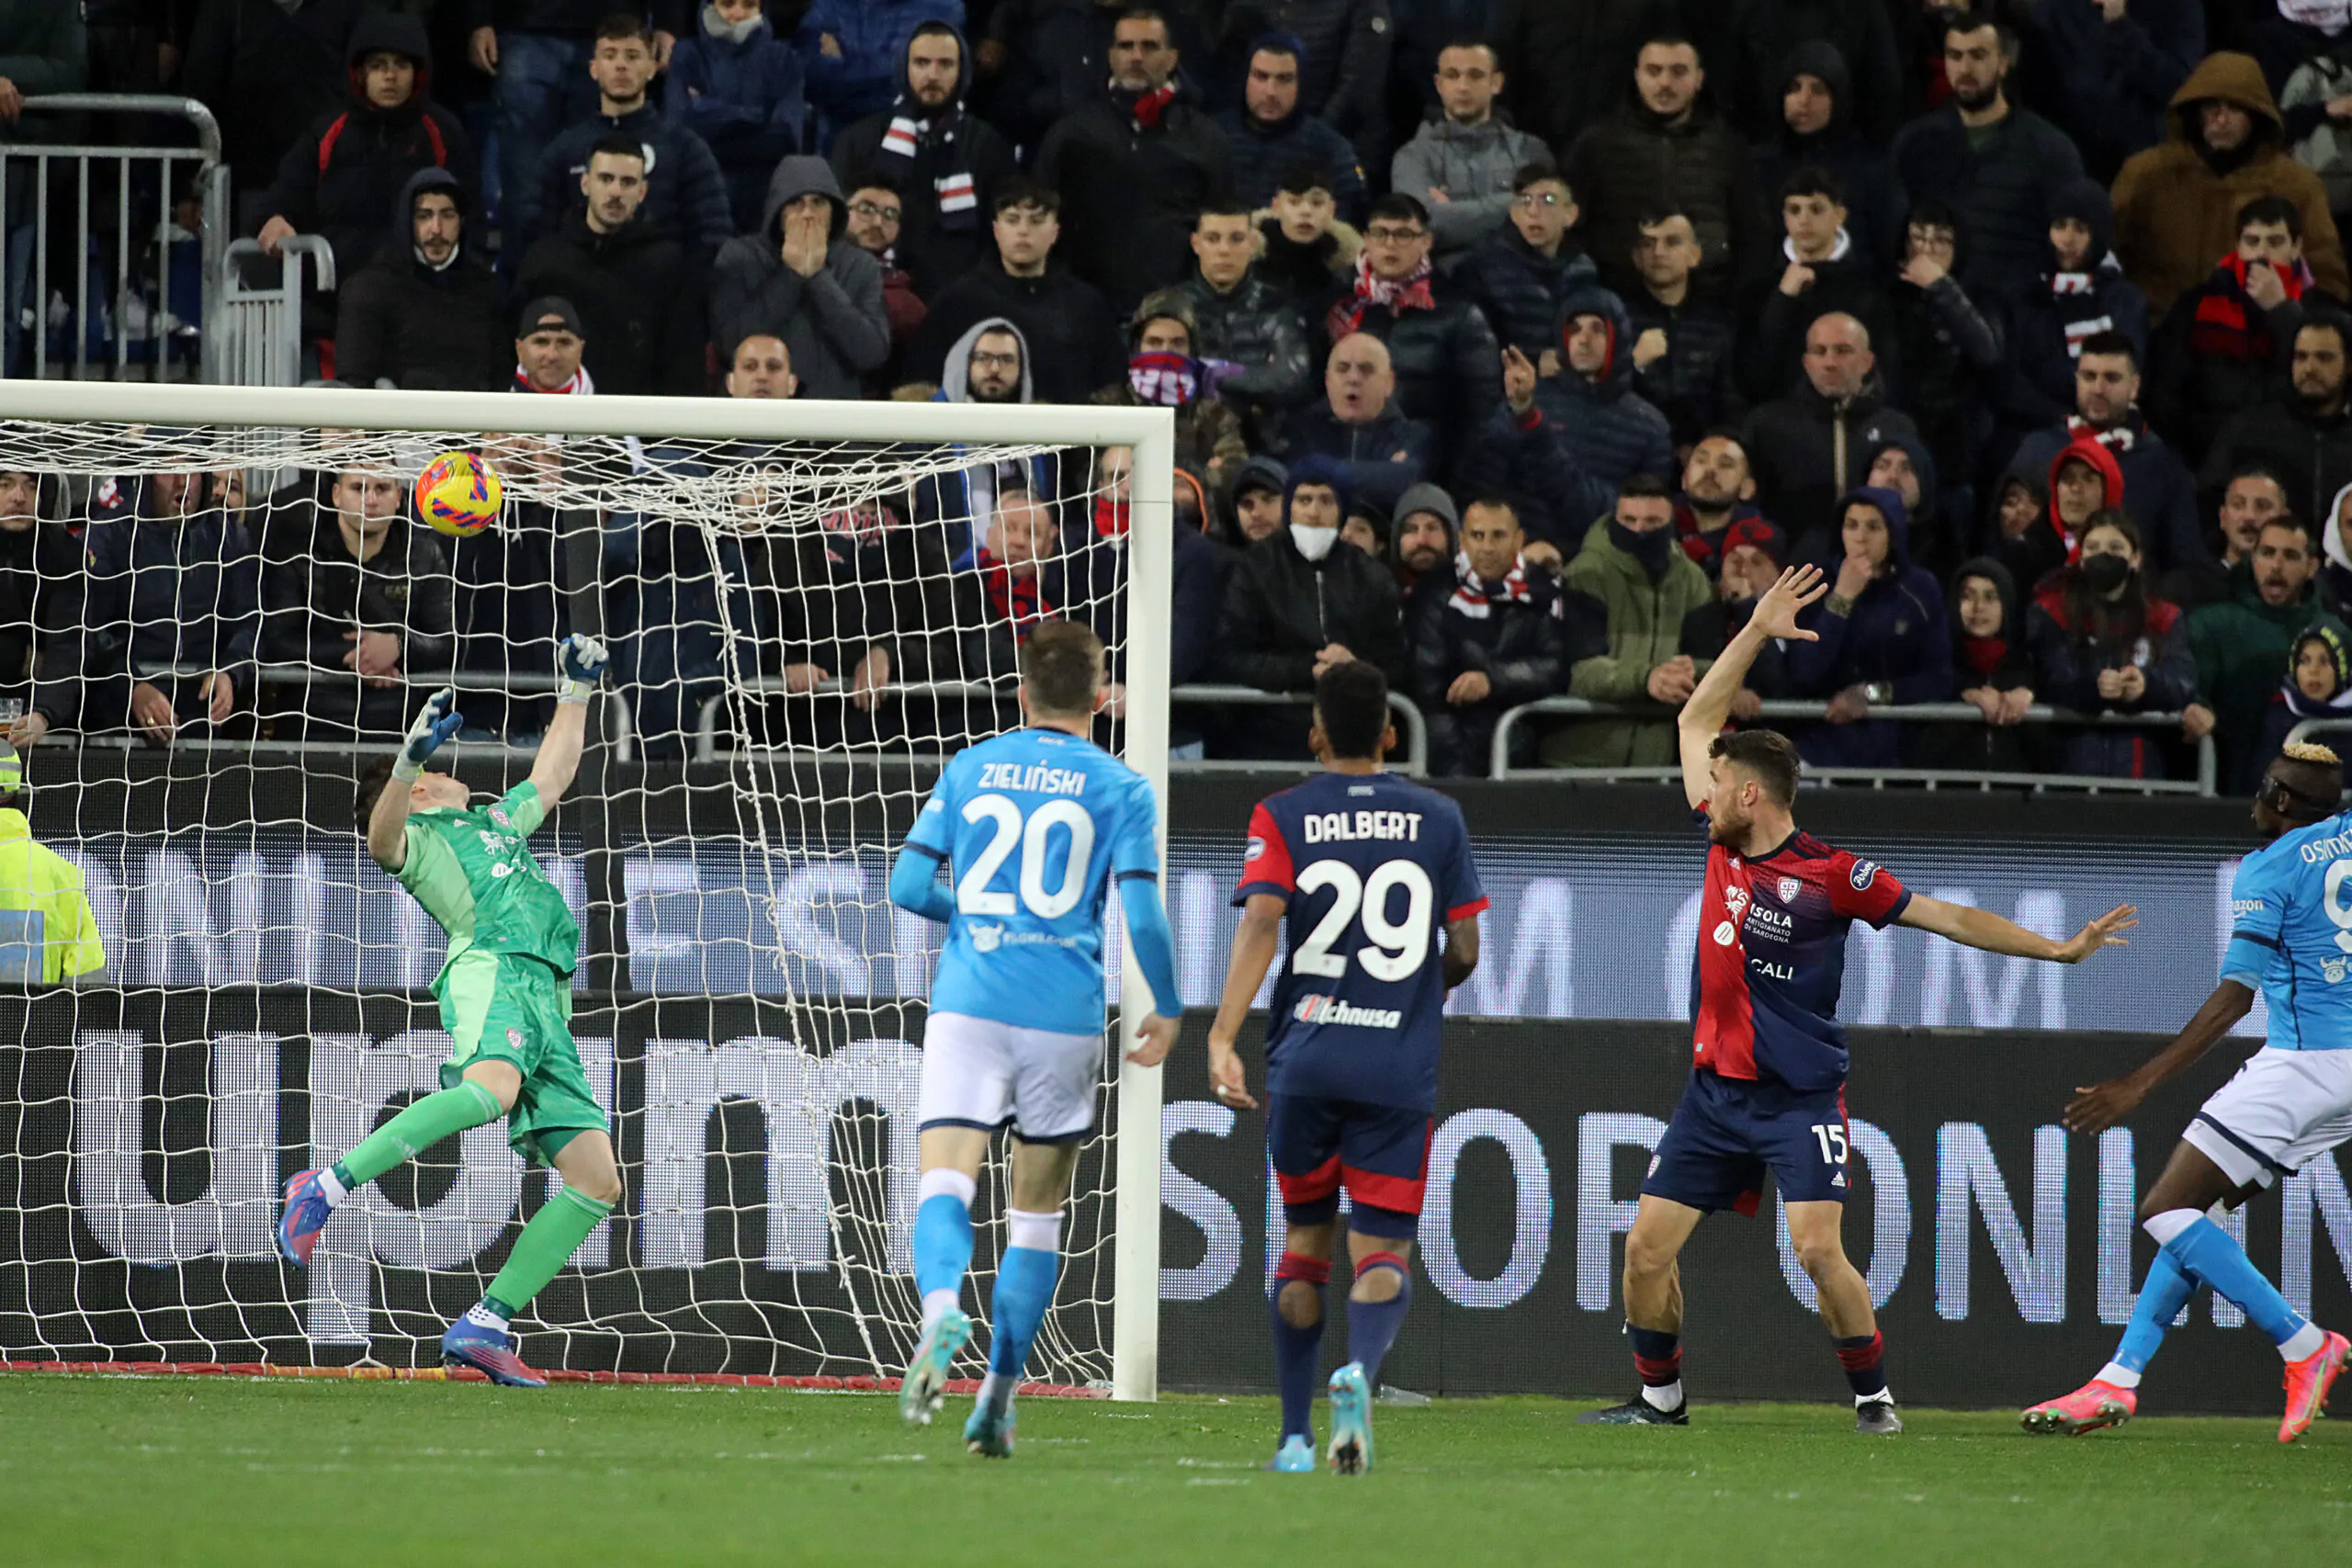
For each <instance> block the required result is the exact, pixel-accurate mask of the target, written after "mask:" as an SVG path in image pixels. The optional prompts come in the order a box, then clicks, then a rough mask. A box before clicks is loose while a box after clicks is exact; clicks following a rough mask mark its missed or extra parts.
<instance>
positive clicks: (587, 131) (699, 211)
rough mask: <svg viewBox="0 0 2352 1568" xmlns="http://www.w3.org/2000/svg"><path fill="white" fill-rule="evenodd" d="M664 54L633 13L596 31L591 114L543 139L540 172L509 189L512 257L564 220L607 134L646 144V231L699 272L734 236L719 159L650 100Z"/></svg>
mask: <svg viewBox="0 0 2352 1568" xmlns="http://www.w3.org/2000/svg"><path fill="white" fill-rule="evenodd" d="M662 47H666V46H662V45H660V44H659V43H658V40H657V39H656V38H655V36H654V35H653V34H652V33H651V32H650V31H648V30H647V28H646V26H645V24H644V23H643V22H642V21H640V20H639V18H637V17H634V16H628V15H616V16H611V17H605V19H604V20H603V21H601V22H599V23H597V24H596V47H595V52H594V54H593V55H591V56H590V58H589V61H588V76H589V79H590V80H591V81H593V82H594V83H595V85H596V112H595V113H594V114H593V115H590V116H589V117H588V118H585V119H582V120H578V121H575V122H572V123H571V124H569V125H568V126H567V127H566V128H565V129H564V130H560V131H559V132H557V134H556V135H555V136H554V137H552V138H551V139H548V140H547V141H545V143H544V146H545V149H546V150H545V151H544V152H541V153H540V154H539V164H538V173H537V175H533V176H532V177H530V178H529V179H526V180H524V181H522V182H521V183H520V184H517V185H510V186H507V187H506V192H505V197H504V200H505V204H506V208H505V217H506V226H507V228H508V230H509V231H510V232H509V233H508V234H507V235H506V236H505V241H506V244H507V245H508V247H509V248H510V249H512V251H513V252H514V254H516V255H525V254H528V247H529V246H530V244H531V243H532V242H534V241H536V240H537V238H538V237H539V235H540V234H542V233H544V232H546V231H549V230H552V229H554V228H556V227H557V226H558V225H559V224H560V223H561V221H562V220H563V215H564V214H565V213H566V212H567V211H569V210H570V209H571V206H572V205H573V203H575V202H576V201H578V200H579V199H580V176H581V175H583V174H585V173H587V172H588V153H589V152H590V150H591V149H593V148H594V146H595V145H596V143H598V142H599V141H605V139H606V138H607V137H612V136H626V137H628V138H629V139H630V140H631V141H640V142H643V143H644V144H645V148H646V156H645V171H646V175H647V176H648V179H649V181H650V183H649V184H648V186H647V187H646V193H645V220H646V224H647V226H648V227H649V228H651V229H654V230H657V231H661V232H662V233H665V234H668V235H670V236H671V237H672V238H673V239H675V240H676V241H677V242H678V243H681V244H683V245H684V246H685V247H686V250H687V252H688V254H690V255H692V256H693V257H694V258H695V261H696V262H697V263H698V264H701V265H707V264H708V263H709V261H710V258H711V257H712V256H713V255H715V254H718V247H719V246H721V245H723V244H725V243H727V242H728V241H729V240H730V239H732V238H733V237H734V235H735V214H734V209H733V208H731V207H730V206H729V204H728V197H727V175H725V173H723V172H722V171H721V170H720V168H719V166H718V159H717V158H716V157H714V156H713V155H712V154H711V151H710V148H709V146H708V145H707V143H705V142H704V141H703V139H702V138H701V137H699V136H697V135H695V133H694V132H693V131H691V130H687V129H686V128H685V127H684V126H683V125H674V124H673V123H671V122H670V121H668V120H666V119H664V118H662V111H661V110H660V109H657V108H655V107H653V104H652V102H651V100H650V99H649V98H648V97H647V96H646V89H647V88H648V87H649V86H650V85H651V84H652V81H653V76H654V73H656V72H657V71H659V70H660V69H661V65H660V56H659V54H658V53H657V49H659V48H662ZM502 125H503V121H502ZM501 134H502V135H503V134H504V132H503V130H502V131H501Z"/></svg>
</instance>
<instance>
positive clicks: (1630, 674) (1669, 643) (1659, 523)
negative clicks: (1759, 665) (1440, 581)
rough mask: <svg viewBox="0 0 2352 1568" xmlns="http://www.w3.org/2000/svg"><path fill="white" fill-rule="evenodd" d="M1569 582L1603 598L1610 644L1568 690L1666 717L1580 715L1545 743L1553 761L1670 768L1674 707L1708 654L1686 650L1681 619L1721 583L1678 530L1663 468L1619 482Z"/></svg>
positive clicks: (1585, 663) (1575, 673)
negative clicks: (1644, 704)
mask: <svg viewBox="0 0 2352 1568" xmlns="http://www.w3.org/2000/svg"><path fill="white" fill-rule="evenodd" d="M1561 583H1562V585H1563V586H1564V587H1566V588H1568V589H1571V590H1573V591H1575V592H1579V593H1587V594H1590V595H1591V596H1592V597H1593V598H1595V599H1597V600H1599V601H1600V604H1601V608H1602V610H1603V612H1604V624H1605V625H1606V626H1607V628H1608V650H1607V651H1606V652H1604V653H1598V654H1595V655H1593V656H1591V657H1589V658H1587V659H1580V660H1577V661H1576V663H1575V664H1574V666H1573V667H1572V668H1571V669H1570V670H1569V671H1568V694H1569V695H1570V696H1572V697H1587V698H1589V699H1591V700H1592V701H1594V702H1611V703H1619V702H1638V701H1640V700H1641V699H1643V698H1645V697H1646V698H1648V699H1649V700H1650V701H1652V702H1655V703H1657V704H1660V705H1661V706H1660V707H1659V709H1658V715H1659V716H1658V717H1657V718H1594V719H1573V720H1570V721H1569V722H1567V723H1566V724H1563V725H1561V726H1559V727H1558V728H1555V729H1554V730H1553V731H1552V732H1551V733H1550V734H1548V735H1546V736H1545V737H1544V739H1543V742H1542V754H1543V758H1544V766H1545V767H1550V768H1603V767H1642V768H1655V767H1664V766H1666V765H1668V763H1670V762H1671V761H1673V760H1674V756H1675V739H1674V720H1673V713H1674V710H1676V709H1679V707H1681V705H1683V704H1684V703H1685V702H1687V701H1689V700H1690V697H1691V691H1692V690H1693V688H1695V687H1696V686H1697V684H1698V682H1699V679H1700V677H1701V676H1702V675H1704V674H1705V673H1706V672H1707V666H1706V663H1705V662H1704V661H1703V660H1695V659H1692V658H1691V657H1690V656H1689V655H1688V654H1685V653H1683V652H1682V651H1681V649H1680V641H1681V636H1682V623H1683V621H1684V620H1685V619H1686V618H1687V617H1688V616H1689V615H1690V614H1691V611H1693V610H1695V609H1697V608H1698V607H1699V606H1700V605H1702V604H1705V603H1707V601H1708V600H1710V599H1712V598H1713V596H1714V585H1713V584H1712V583H1710V582H1709V581H1707V574H1706V573H1705V572H1703V571H1702V570H1699V566H1698V563H1697V562H1695V561H1693V560H1692V559H1691V558H1690V557H1689V556H1687V555H1685V554H1683V553H1682V550H1681V548H1680V547H1679V545H1678V544H1677V543H1676V541H1675V535H1674V492H1673V491H1671V490H1669V489H1668V487H1667V483H1666V481H1665V480H1664V479H1659V478H1658V477H1657V475H1655V474H1636V475H1634V477H1633V478H1632V479H1627V480H1626V481H1625V482H1624V483H1623V485H1622V486H1620V487H1619V488H1618V491H1617V503H1616V506H1615V508H1614V510H1613V511H1611V513H1610V514H1609V515H1608V516H1605V517H1603V518H1601V519H1600V521H1599V522H1597V523H1595V524H1593V525H1592V526H1591V528H1590V529H1589V531H1588V532H1587V533H1586V535H1585V536H1584V543H1583V545H1582V546H1581V547H1578V548H1577V553H1576V558H1574V559H1573V560H1571V561H1569V562H1568V564H1567V570H1566V571H1565V572H1563V573H1562V574H1561Z"/></svg>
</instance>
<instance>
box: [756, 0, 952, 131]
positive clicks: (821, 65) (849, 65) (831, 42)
mask: <svg viewBox="0 0 2352 1568" xmlns="http://www.w3.org/2000/svg"><path fill="white" fill-rule="evenodd" d="M925 22H944V23H946V24H947V25H948V26H950V27H953V28H957V29H959V34H958V36H959V37H960V36H961V35H960V29H961V28H963V26H964V0H813V3H812V4H811V5H810V6H809V8H808V9H807V10H805V11H803V12H802V13H801V16H800V30H799V31H797V33H795V34H794V35H793V38H792V47H793V49H794V50H795V51H797V52H798V54H799V56H800V64H801V68H802V69H803V70H804V71H805V72H806V73H807V74H808V81H809V105H810V106H811V107H814V108H815V109H816V111H817V150H818V151H823V150H824V149H826V148H829V147H831V145H832V142H833V139H834V137H835V136H837V135H838V134H840V133H841V131H842V129H843V128H844V127H847V126H850V125H853V124H854V123H856V122H857V121H859V120H861V119H864V118H865V117H866V116H868V115H874V114H880V113H882V112H883V111H885V110H887V109H888V108H889V107H890V103H891V99H892V98H893V97H894V96H897V94H898V92H899V90H900V88H901V87H902V86H903V85H904V81H905V78H904V75H903V70H904V67H905V64H906V59H907V44H908V41H909V40H910V39H912V38H913V36H914V31H915V28H918V27H920V26H922V24H923V23H925Z"/></svg>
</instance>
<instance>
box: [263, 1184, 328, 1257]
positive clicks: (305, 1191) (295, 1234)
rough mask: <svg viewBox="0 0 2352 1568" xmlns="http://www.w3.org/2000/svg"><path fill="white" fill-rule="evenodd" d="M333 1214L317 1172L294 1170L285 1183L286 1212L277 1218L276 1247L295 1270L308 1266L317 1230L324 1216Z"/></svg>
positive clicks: (321, 1226)
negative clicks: (291, 1178)
mask: <svg viewBox="0 0 2352 1568" xmlns="http://www.w3.org/2000/svg"><path fill="white" fill-rule="evenodd" d="M333 1213H334V1204H332V1203H330V1202H328V1201H327V1193H326V1189H325V1188H323V1187H322V1186H320V1185H319V1173H318V1172H317V1171H315V1170H302V1171H297V1172H295V1174H294V1179H293V1180H291V1181H289V1182H288V1183H287V1184H286V1213H283V1214H280V1215H279V1216H278V1218H277V1250H278V1251H279V1252H280V1253H282V1254H284V1255H285V1258H286V1261H287V1262H288V1263H291V1264H292V1265H294V1267H296V1268H297V1269H307V1268H309V1267H310V1266H311V1248H312V1247H316V1246H318V1245H319V1232H321V1231H322V1230H324V1229H325V1228H326V1223H327V1218H328V1216H329V1215H331V1214H333Z"/></svg>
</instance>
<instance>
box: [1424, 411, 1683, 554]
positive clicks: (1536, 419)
mask: <svg viewBox="0 0 2352 1568" xmlns="http://www.w3.org/2000/svg"><path fill="white" fill-rule="evenodd" d="M1661 477H1664V476H1663V475H1661ZM1455 478H1456V480H1457V482H1456V484H1455V485H1454V490H1455V491H1456V492H1457V493H1459V494H1461V495H1464V496H1479V495H1498V496H1501V497H1503V498H1504V499H1505V500H1507V501H1509V502H1510V503H1511V505H1512V506H1514V507H1516V508H1517V509H1518V511H1519V522H1520V526H1521V527H1522V528H1524V529H1526V530H1527V536H1528V537H1529V538H1531V539H1543V540H1545V541H1547V542H1549V543H1551V544H1554V545H1556V546H1558V547H1559V548H1560V553H1561V554H1562V555H1564V556H1572V555H1574V554H1576V552H1577V546H1578V545H1580V544H1581V543H1582V542H1583V540H1584V536H1585V534H1586V533H1587V532H1588V531H1589V529H1590V528H1591V527H1592V525H1593V521H1594V519H1596V518H1600V517H1605V516H1607V515H1609V513H1610V511H1611V508H1613V507H1614V506H1615V505H1616V504H1617V491H1616V488H1615V487H1614V486H1613V485H1610V484H1606V483H1604V482H1602V481H1601V480H1600V479H1597V478H1595V477H1594V476H1593V474H1592V473H1591V471H1590V470H1589V469H1588V468H1585V467H1584V466H1583V464H1582V463H1581V462H1579V461H1578V459H1577V452H1576V448H1575V446H1573V445H1572V444H1571V442H1570V440H1569V436H1568V433H1567V431H1566V429H1565V428H1564V427H1563V426H1562V425H1561V423H1559V421H1557V420H1555V419H1547V418H1545V417H1544V411H1543V410H1542V409H1540V408H1533V409H1530V410H1528V411H1527V414H1526V416H1525V417H1524V418H1522V417H1521V416H1520V415H1518V414H1515V413H1513V412H1510V409H1508V408H1503V409H1498V410H1496V411H1495V413H1494V417H1492V418H1491V419H1489V420H1487V423H1486V424H1485V425H1484V426H1482V427H1481V428H1480V429H1479V431H1478V438H1477V439H1476V441H1475V442H1473V443H1472V444H1471V446H1470V450H1469V452H1468V454H1467V455H1465V456H1464V458H1463V460H1462V463H1461V465H1460V468H1459V471H1458V472H1457V474H1456V476H1455Z"/></svg>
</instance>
